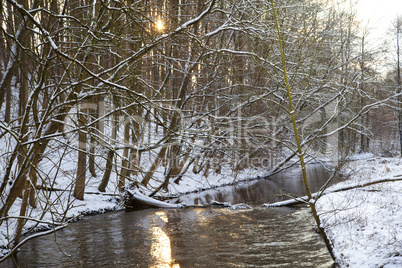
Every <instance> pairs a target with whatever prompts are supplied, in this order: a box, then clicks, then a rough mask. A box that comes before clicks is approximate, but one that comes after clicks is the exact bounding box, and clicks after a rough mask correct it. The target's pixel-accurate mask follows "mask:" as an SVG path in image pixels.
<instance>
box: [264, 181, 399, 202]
mask: <svg viewBox="0 0 402 268" xmlns="http://www.w3.org/2000/svg"><path fill="white" fill-rule="evenodd" d="M394 181H402V175H399V176H395V177H391V178H381V179H377V180H372V181H366V182H358V183H355V184H352V185H347V186H339V187H336V186H334V187H332V189H330V190H328V191H324V192H318V193H313V194H312V195H311V197H312V198H313V200H311V201H310V202H315V201H316V200H317V196H318V197H319V196H322V195H326V194H331V193H336V192H342V191H348V190H352V189H357V188H363V187H367V186H370V185H375V184H379V183H385V182H394ZM308 202H309V200H308V198H307V196H302V197H298V198H294V199H289V200H285V201H279V202H275V203H271V204H263V206H264V207H286V206H295V205H300V204H308Z"/></svg>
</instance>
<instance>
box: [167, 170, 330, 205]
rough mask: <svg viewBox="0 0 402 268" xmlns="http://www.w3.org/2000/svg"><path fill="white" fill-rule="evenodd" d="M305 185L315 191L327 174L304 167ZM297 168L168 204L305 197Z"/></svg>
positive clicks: (323, 171) (181, 198) (328, 174)
mask: <svg viewBox="0 0 402 268" xmlns="http://www.w3.org/2000/svg"><path fill="white" fill-rule="evenodd" d="M307 175H308V179H309V186H310V190H311V191H312V192H316V191H318V190H319V189H320V188H321V186H322V185H323V184H324V183H325V182H326V180H327V178H329V177H330V175H331V172H330V171H328V170H326V169H325V168H324V167H323V166H322V165H319V164H314V165H313V164H312V165H309V166H308V168H307ZM301 176H302V175H301V171H300V169H299V168H292V169H288V170H286V171H285V172H281V173H278V174H276V175H273V176H271V177H269V178H268V179H259V180H253V181H249V182H242V183H239V184H236V185H235V186H224V187H219V188H217V189H211V190H206V191H202V192H199V193H191V194H188V195H184V196H181V197H180V198H175V199H173V200H170V201H169V202H170V203H185V204H186V205H189V206H190V205H198V204H210V203H211V202H212V201H213V200H215V201H219V202H230V203H231V204H238V203H246V204H249V205H261V204H263V203H272V202H276V201H281V200H285V199H289V198H291V197H290V196H292V195H297V196H300V195H303V196H304V195H306V193H305V188H304V184H303V180H302V179H301Z"/></svg>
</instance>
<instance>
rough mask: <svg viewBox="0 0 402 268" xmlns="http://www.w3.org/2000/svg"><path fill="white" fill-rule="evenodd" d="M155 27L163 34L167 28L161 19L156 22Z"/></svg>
mask: <svg viewBox="0 0 402 268" xmlns="http://www.w3.org/2000/svg"><path fill="white" fill-rule="evenodd" d="M155 27H156V29H157V30H158V31H159V32H162V31H163V29H164V28H165V26H164V25H163V21H162V20H161V19H159V20H158V21H157V22H156V24H155Z"/></svg>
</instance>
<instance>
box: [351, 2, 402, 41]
mask: <svg viewBox="0 0 402 268" xmlns="http://www.w3.org/2000/svg"><path fill="white" fill-rule="evenodd" d="M357 9H358V10H357V12H358V15H359V16H360V17H361V19H362V20H363V24H362V26H365V25H367V22H368V26H369V28H371V29H372V30H370V38H371V39H374V38H380V39H382V38H383V37H384V35H385V34H386V32H387V31H388V29H389V28H390V27H391V23H392V22H393V21H395V20H396V17H397V15H399V16H402V0H359V3H358V6H357Z"/></svg>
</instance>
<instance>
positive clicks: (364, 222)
mask: <svg viewBox="0 0 402 268" xmlns="http://www.w3.org/2000/svg"><path fill="white" fill-rule="evenodd" d="M401 167H402V159H401V158H375V157H371V158H365V159H358V160H356V161H353V162H350V163H349V164H348V166H347V167H345V173H346V174H348V180H346V181H344V182H342V183H340V184H341V185H349V184H350V185H351V184H353V183H357V182H367V181H371V180H374V179H379V178H390V179H398V178H399V179H401V178H402V169H401ZM339 186H340V185H339V184H338V185H336V186H334V187H339ZM401 205H402V181H396V182H386V183H381V184H375V185H371V186H367V187H364V188H358V189H353V190H349V191H345V192H337V193H331V194H328V195H325V196H323V197H322V198H321V199H319V201H318V203H317V209H318V211H319V213H320V214H321V220H322V224H323V227H324V228H325V230H326V233H327V235H328V236H329V238H330V240H331V241H332V242H333V245H334V251H335V255H336V258H337V259H338V261H339V262H340V265H341V267H367V268H369V267H373V268H374V267H388V268H389V267H402V210H401Z"/></svg>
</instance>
